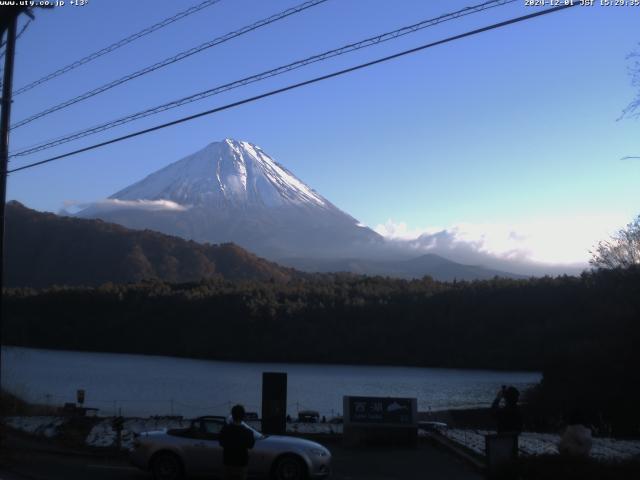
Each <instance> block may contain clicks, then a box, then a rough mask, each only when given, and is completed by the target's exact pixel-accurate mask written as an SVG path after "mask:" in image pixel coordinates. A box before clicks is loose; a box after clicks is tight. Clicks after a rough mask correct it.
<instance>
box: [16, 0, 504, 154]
mask: <svg viewBox="0 0 640 480" xmlns="http://www.w3.org/2000/svg"><path fill="white" fill-rule="evenodd" d="M515 1H517V0H490V1H487V2H484V3H481V4H478V5H474V6H470V7H466V8H463V9H461V10H457V11H455V12H451V13H447V14H444V15H440V16H438V17H435V18H431V19H428V20H423V21H421V22H418V23H415V24H413V25H410V26H407V27H402V28H399V29H397V30H393V31H391V32H387V33H383V34H381V35H376V36H374V37H369V38H367V39H364V40H361V41H359V42H356V43H351V44H348V45H345V46H343V47H340V48H336V49H333V50H329V51H326V52H323V53H320V54H317V55H313V56H311V57H307V58H305V59H302V60H297V61H295V62H292V63H289V64H286V65H283V66H280V67H277V68H274V69H271V70H267V71H265V72H262V73H258V74H256V75H251V76H249V77H245V78H243V79H240V80H236V81H234V82H231V83H227V84H224V85H220V86H217V87H214V88H210V89H208V90H205V91H202V92H198V93H196V94H193V95H190V96H187V97H183V98H180V99H178V100H173V101H171V102H168V103H165V104H162V105H159V106H156V107H152V108H148V109H146V110H142V111H140V112H137V113H133V114H129V115H127V116H125V117H121V118H119V119H116V120H111V121H109V122H106V123H102V124H100V125H96V126H93V127H90V128H87V129H84V130H81V131H79V132H75V133H72V134H68V135H65V136H63V137H58V138H56V139H53V140H50V141H46V142H42V143H40V144H36V145H34V146H31V147H27V148H25V149H23V150H21V151H18V152H16V153H14V154H12V155H11V157H12V158H14V157H21V156H25V155H30V154H33V153H36V152H40V151H43V150H48V149H50V148H53V147H56V146H59V145H62V144H64V143H68V142H71V141H73V140H77V139H79V138H83V137H86V136H89V135H93V134H96V133H100V132H103V131H105V130H109V129H111V128H115V127H118V126H120V125H124V124H126V123H130V122H133V121H135V120H139V119H141V118H145V117H148V116H150V115H155V114H157V113H160V112H164V111H166V110H170V109H173V108H177V107H180V106H183V105H186V104H188V103H192V102H196V101H199V100H203V99H205V98H208V97H211V96H213V95H218V94H220V93H223V92H227V91H229V90H233V89H235V88H239V87H242V86H245V85H248V84H251V83H255V82H258V81H261V80H265V79H268V78H271V77H275V76H277V75H281V74H283V73H287V72H290V71H292V70H296V69H298V68H301V67H304V66H307V65H310V64H313V63H316V62H320V61H324V60H327V59H329V58H333V57H337V56H340V55H344V54H346V53H350V52H353V51H356V50H360V49H362V48H366V47H370V46H373V45H377V44H379V43H383V42H386V41H389V40H393V39H396V38H399V37H402V36H404V35H407V34H410V33H414V32H417V31H419V30H422V29H424V28H427V27H432V26H434V25H438V24H440V23H444V22H447V21H450V20H454V19H457V18H460V17H464V16H467V15H471V14H473V13H478V12H481V11H485V10H488V9H490V8H495V7H498V6H502V5H506V4H508V3H513V2H515Z"/></svg>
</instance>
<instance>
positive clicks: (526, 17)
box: [0, 3, 578, 173]
mask: <svg viewBox="0 0 640 480" xmlns="http://www.w3.org/2000/svg"><path fill="white" fill-rule="evenodd" d="M576 5H578V4H577V3H576V4H567V5H561V6H558V7H553V8H548V9H545V10H541V11H538V12H534V13H530V14H528V15H523V16H520V17H516V18H512V19H510V20H506V21H504V22H499V23H494V24H492V25H488V26H486V27H482V28H478V29H476V30H471V31H468V32H465V33H461V34H459V35H454V36H452V37H447V38H445V39H443V40H438V41H436V42H432V43H427V44H425V45H421V46H419V47H415V48H412V49H409V50H404V51H402V52H400V53H395V54H393V55H389V56H386V57H382V58H379V59H377V60H372V61H370V62H366V63H361V64H359V65H356V66H354V67H349V68H346V69H344V70H339V71H336V72H333V73H329V74H327V75H322V76H320V77H315V78H312V79H310V80H305V81H304V82H299V83H295V84H292V85H288V86H286V87H283V88H279V89H276V90H271V91H269V92H267V93H263V94H260V95H256V96H254V97H249V98H245V99H243V100H239V101H237V102H233V103H229V104H227V105H223V106H222V107H217V108H213V109H211V110H206V111H204V112H200V113H196V114H194V115H189V116H186V117H182V118H179V119H177V120H173V121H171V122H167V123H163V124H160V125H156V126H154V127H150V128H145V129H143V130H139V131H137V132H133V133H130V134H127V135H123V136H121V137H116V138H112V139H110V140H106V141H104V142H100V143H97V144H94V145H91V146H88V147H84V148H80V149H78V150H74V151H71V152H67V153H64V154H62V155H57V156H55V157H51V158H48V159H46V160H40V161H38V162H33V163H30V164H28V165H23V166H22V167H17V168H13V169H11V170H8V172H7V173H15V172H19V171H21V170H27V169H29V168H33V167H37V166H39V165H44V164H45V163H50V162H53V161H56V160H60V159H63V158H66V157H70V156H72V155H77V154H79V153H83V152H87V151H89V150H95V149H96V148H100V147H104V146H106V145H111V144H112V143H117V142H121V141H123V140H127V139H129V138H133V137H138V136H140V135H144V134H147V133H151V132H155V131H156V130H161V129H163V128H167V127H171V126H173V125H178V124H180V123H184V122H188V121H190V120H194V119H196V118H200V117H204V116H207V115H212V114H214V113H218V112H221V111H223V110H229V109H231V108H234V107H238V106H240V105H244V104H247V103H252V102H255V101H257V100H261V99H263V98H267V97H271V96H274V95H278V94H280V93H284V92H287V91H289V90H294V89H297V88H300V87H304V86H306V85H311V84H313V83H318V82H321V81H323V80H328V79H330V78H334V77H338V76H341V75H345V74H347V73H351V72H355V71H357V70H361V69H364V68H367V67H371V66H373V65H377V64H380V63H384V62H387V61H389V60H394V59H396V58H400V57H403V56H405V55H409V54H412V53H416V52H419V51H422V50H425V49H427V48H431V47H435V46H438V45H442V44H445V43H449V42H453V41H455V40H460V39H462V38H466V37H470V36H473V35H477V34H479V33H483V32H487V31H489V30H495V29H497V28H502V27H506V26H508V25H512V24H514V23H519V22H523V21H526V20H530V19H532V18H536V17H539V16H542V15H547V14H549V13H555V12H558V11H560V10H564V9H567V8H571V7H574V6H576ZM0 173H1V172H0Z"/></svg>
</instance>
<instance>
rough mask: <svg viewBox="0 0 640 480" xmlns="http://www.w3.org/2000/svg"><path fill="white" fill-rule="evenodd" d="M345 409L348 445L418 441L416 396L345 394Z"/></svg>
mask: <svg viewBox="0 0 640 480" xmlns="http://www.w3.org/2000/svg"><path fill="white" fill-rule="evenodd" d="M343 408H344V409H343V412H344V441H345V444H347V445H351V446H355V445H360V444H371V443H375V444H393V445H400V444H402V445H416V444H417V441H418V415H417V400H416V399H415V398H390V397H351V396H345V397H344V399H343Z"/></svg>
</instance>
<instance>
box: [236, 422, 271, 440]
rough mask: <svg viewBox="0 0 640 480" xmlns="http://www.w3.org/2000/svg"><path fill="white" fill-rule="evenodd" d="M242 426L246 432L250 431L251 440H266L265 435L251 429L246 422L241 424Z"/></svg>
mask: <svg viewBox="0 0 640 480" xmlns="http://www.w3.org/2000/svg"><path fill="white" fill-rule="evenodd" d="M242 426H243V427H245V428H246V429H248V430H251V433H253V438H255V439H256V440H262V439H263V438H267V436H266V435H263V434H262V433H260V432H259V431H258V430H256V429H255V428H253V427H251V426H250V425H247V423H246V422H242Z"/></svg>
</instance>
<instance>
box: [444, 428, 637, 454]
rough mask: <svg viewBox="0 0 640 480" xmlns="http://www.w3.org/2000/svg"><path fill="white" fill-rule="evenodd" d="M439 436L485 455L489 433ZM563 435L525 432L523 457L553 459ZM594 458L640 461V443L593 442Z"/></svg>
mask: <svg viewBox="0 0 640 480" xmlns="http://www.w3.org/2000/svg"><path fill="white" fill-rule="evenodd" d="M440 433H441V434H442V435H444V436H445V437H447V438H448V439H449V440H452V441H454V442H456V443H458V444H460V445H463V446H464V447H466V448H468V449H470V450H472V451H473V452H475V453H477V454H479V455H484V454H485V450H484V437H485V435H487V434H489V433H493V432H489V431H487V430H463V429H449V430H446V429H445V430H441V431H440ZM559 441H560V435H557V434H553V433H535V432H523V433H522V434H521V435H520V438H519V440H518V446H519V450H520V454H521V455H549V454H551V455H553V454H557V453H558V447H557V445H558V442H559ZM591 457H593V458H596V459H602V460H611V459H616V460H624V459H630V458H639V457H640V440H616V439H613V438H594V439H593V447H592V449H591Z"/></svg>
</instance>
